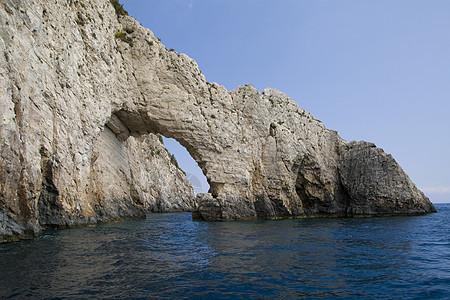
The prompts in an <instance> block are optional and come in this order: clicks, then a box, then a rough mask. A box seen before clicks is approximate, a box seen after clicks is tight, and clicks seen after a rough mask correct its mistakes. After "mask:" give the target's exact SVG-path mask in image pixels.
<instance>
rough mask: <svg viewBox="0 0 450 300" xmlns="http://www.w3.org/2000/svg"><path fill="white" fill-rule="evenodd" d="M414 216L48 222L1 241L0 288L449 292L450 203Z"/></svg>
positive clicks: (70, 292) (64, 292) (238, 293)
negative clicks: (26, 236)
mask: <svg viewBox="0 0 450 300" xmlns="http://www.w3.org/2000/svg"><path fill="white" fill-rule="evenodd" d="M436 208H437V210H438V211H439V213H437V214H430V215H426V216H415V217H380V218H354V219H351V218H343V219H296V220H278V221H268V220H267V221H245V222H193V221H191V215H190V214H185V213H183V214H151V215H148V217H147V219H145V220H137V221H127V222H121V223H110V224H106V225H101V226H97V227H88V228H78V229H66V230H46V231H44V232H43V234H42V236H40V237H39V238H36V239H34V240H27V241H22V242H20V243H10V244H0V298H17V299H23V298H27V297H28V298H33V299H42V298H89V299H90V298H109V299H110V298H142V299H147V298H165V299H179V298H196V299H198V298H203V299H210V298H269V299H270V298H283V299H284V298H288V299H292V298H309V299H311V298H330V299H331V298H338V297H342V298H360V297H363V298H366V299H367V298H388V299H409V298H417V299H424V298H427V299H431V298H435V299H445V298H447V299H450V204H437V205H436Z"/></svg>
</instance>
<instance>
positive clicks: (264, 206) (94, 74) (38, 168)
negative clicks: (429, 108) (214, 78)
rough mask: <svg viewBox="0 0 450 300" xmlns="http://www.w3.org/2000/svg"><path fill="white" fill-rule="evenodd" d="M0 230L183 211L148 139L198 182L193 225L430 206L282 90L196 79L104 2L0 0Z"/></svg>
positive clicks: (187, 196)
mask: <svg viewBox="0 0 450 300" xmlns="http://www.w3.org/2000/svg"><path fill="white" fill-rule="evenodd" d="M0 51H1V55H0V78H1V80H0V93H1V94H0V96H1V98H0V105H1V109H0V117H1V124H0V137H1V144H0V147H1V148H0V184H1V186H0V236H1V238H2V239H6V238H11V237H21V236H22V237H23V236H27V235H35V234H36V233H38V232H39V230H40V228H41V226H72V225H80V224H86V223H97V222H102V221H107V220H114V219H122V218H129V217H138V216H142V215H143V214H144V213H145V211H149V210H153V211H167V210H169V211H170V210H189V209H192V208H194V207H195V206H196V203H195V201H194V200H193V191H192V187H191V186H189V184H188V182H187V180H186V178H185V176H183V174H182V172H181V171H180V170H178V169H177V168H176V166H174V165H172V164H171V162H170V157H169V155H168V154H167V152H166V150H165V148H164V147H163V145H162V144H161V143H160V141H159V139H158V137H157V135H156V134H163V135H165V136H167V137H172V138H175V139H176V140H178V141H179V142H180V143H181V144H182V145H183V146H185V147H186V148H187V149H188V151H189V152H190V154H191V155H192V157H193V158H194V159H195V160H196V161H197V162H198V164H199V166H200V167H201V168H202V170H203V172H204V173H205V175H206V177H207V179H208V181H209V184H210V186H211V189H210V194H206V195H199V197H198V198H197V201H198V202H199V203H198V205H199V206H198V208H197V210H196V212H195V214H194V217H195V218H200V219H215V220H217V219H247V218H257V217H259V218H276V217H295V216H318V215H333V216H352V215H382V214H411V213H427V212H432V211H434V208H433V206H432V204H431V203H430V201H429V200H428V199H427V198H426V197H425V196H424V195H423V194H422V193H421V192H420V191H419V190H418V189H417V188H416V187H415V186H414V184H413V183H412V182H411V180H410V179H409V178H408V176H407V175H406V174H405V173H404V172H403V171H402V169H401V168H400V167H399V166H398V164H397V163H396V162H395V161H394V159H393V158H392V157H391V156H389V155H386V154H385V153H384V152H383V151H382V150H381V149H378V148H376V147H374V146H373V145H372V144H368V143H365V142H359V143H358V142H350V143H347V142H346V141H344V140H342V139H341V138H340V137H339V136H338V134H337V133H336V132H335V131H332V130H329V129H326V128H325V127H324V126H323V125H322V123H321V122H320V121H318V120H316V119H314V117H313V116H312V115H311V114H310V113H308V112H306V111H304V110H303V109H301V108H299V107H298V106H297V104H296V103H295V102H294V101H293V100H292V99H290V98H289V97H287V96H286V95H284V94H283V93H281V92H279V91H276V90H273V89H265V90H264V91H263V92H262V93H261V92H259V91H257V90H256V89H255V88H253V87H252V86H251V85H248V86H243V87H239V88H237V89H235V90H234V91H232V92H229V91H227V90H226V89H225V88H224V87H222V86H219V85H218V84H216V83H209V82H207V81H206V80H205V78H204V76H203V75H202V74H201V72H200V71H199V69H198V67H197V64H196V63H195V61H194V60H192V59H190V58H189V57H187V56H186V55H184V54H179V53H176V52H175V51H169V50H167V49H166V48H165V47H164V46H163V45H162V44H161V43H160V42H159V40H158V39H157V38H155V36H154V35H153V33H152V32H151V31H150V30H149V29H145V28H143V27H142V26H140V25H139V23H138V22H137V21H136V20H134V19H133V18H131V17H129V16H125V15H118V14H117V13H116V12H115V10H114V8H113V7H112V5H111V4H110V3H109V1H107V0H92V1H87V0H86V1H82V0H78V1H73V0H56V1H42V0H23V1H14V0H5V1H2V2H1V3H0Z"/></svg>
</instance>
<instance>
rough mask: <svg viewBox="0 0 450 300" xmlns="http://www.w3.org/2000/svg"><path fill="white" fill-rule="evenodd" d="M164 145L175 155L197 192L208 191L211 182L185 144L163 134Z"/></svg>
mask: <svg viewBox="0 0 450 300" xmlns="http://www.w3.org/2000/svg"><path fill="white" fill-rule="evenodd" d="M162 138H163V141H164V146H165V147H166V149H167V150H168V151H169V153H170V154H171V155H174V157H175V159H176V161H177V163H178V166H179V167H180V168H181V169H182V170H183V171H184V172H185V173H186V177H187V179H188V180H189V182H190V183H191V185H192V187H193V188H194V192H195V194H198V193H207V192H208V190H209V184H208V181H207V179H206V176H205V175H204V174H203V171H202V169H200V167H199V166H198V163H197V162H196V161H195V160H194V159H193V158H192V156H191V155H190V154H189V152H188V151H187V150H186V148H185V147H184V146H182V145H181V144H180V143H179V142H178V141H177V140H175V139H173V138H168V137H165V136H163V135H162Z"/></svg>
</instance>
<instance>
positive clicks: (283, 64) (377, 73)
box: [121, 0, 450, 203]
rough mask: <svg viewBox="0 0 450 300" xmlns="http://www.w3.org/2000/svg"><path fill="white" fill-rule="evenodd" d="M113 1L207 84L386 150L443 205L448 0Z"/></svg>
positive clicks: (448, 108)
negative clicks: (193, 64)
mask: <svg viewBox="0 0 450 300" xmlns="http://www.w3.org/2000/svg"><path fill="white" fill-rule="evenodd" d="M121 3H123V4H124V7H125V9H126V10H128V12H129V13H130V15H132V16H133V17H135V18H136V19H137V20H138V21H139V22H140V23H141V24H142V25H143V26H145V27H147V28H150V29H151V30H152V31H153V33H154V34H155V35H156V36H157V37H159V38H160V39H161V41H162V43H163V44H164V45H165V46H166V47H167V48H168V49H170V48H174V49H175V50H177V51H178V52H182V53H185V54H187V55H188V56H190V57H192V58H193V59H195V60H196V61H197V63H198V65H199V68H200V69H201V70H202V72H203V74H204V75H205V76H206V79H207V80H208V81H210V82H217V83H219V84H221V85H224V86H225V87H226V88H227V89H228V90H232V89H234V88H235V87H237V86H239V85H244V84H248V83H251V84H253V85H254V86H255V87H256V88H257V89H259V90H263V89H264V88H265V87H272V88H276V89H278V90H281V91H282V92H284V93H286V94H287V95H288V96H290V97H291V98H292V99H294V100H295V101H296V102H297V103H298V105H299V106H300V107H302V108H304V109H306V110H308V111H310V112H311V113H312V114H313V115H314V116H315V117H316V118H317V119H320V120H321V121H323V123H324V124H325V126H327V127H328V128H330V129H334V130H337V131H339V134H340V135H341V136H342V137H343V138H345V139H346V140H367V141H371V142H374V143H375V144H376V145H377V146H378V147H381V148H383V149H384V150H385V151H386V152H388V153H391V154H392V155H393V156H394V158H395V159H396V160H397V162H399V163H400V165H401V166H402V168H403V169H404V170H405V171H406V172H407V173H408V175H409V176H410V177H411V179H412V180H413V181H414V183H416V185H417V186H418V187H419V188H421V189H422V190H423V191H424V192H425V194H426V195H427V196H429V197H430V199H431V200H432V201H433V202H435V203H437V202H450V159H449V157H448V153H449V149H450V133H449V130H450V118H449V114H450V55H449V53H450V1H448V0H443V1H440V0H420V1H419V0H388V1H385V0H376V1H375V0H372V1H366V0H277V1H275V0H272V1H268V0H158V1H156V0H122V1H121ZM166 144H169V145H168V148H169V151H172V152H174V153H175V155H176V156H177V158H178V161H179V163H180V165H181V167H182V168H184V169H185V171H186V172H188V173H193V174H194V175H195V174H197V173H196V172H198V171H195V170H193V169H191V168H193V167H191V166H188V165H186V166H185V163H186V164H188V159H187V158H185V157H184V155H183V154H182V153H180V152H179V150H177V149H175V148H173V146H171V142H170V141H168V142H166Z"/></svg>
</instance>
